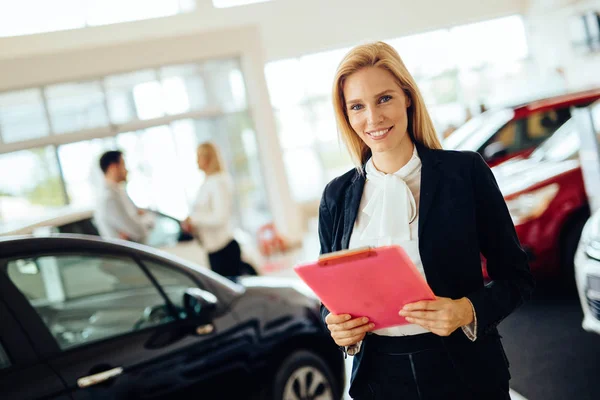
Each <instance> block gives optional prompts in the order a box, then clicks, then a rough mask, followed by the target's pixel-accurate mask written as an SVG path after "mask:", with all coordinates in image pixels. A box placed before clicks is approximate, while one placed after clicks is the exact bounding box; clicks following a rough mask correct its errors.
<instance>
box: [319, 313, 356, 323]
mask: <svg viewBox="0 0 600 400" xmlns="http://www.w3.org/2000/svg"><path fill="white" fill-rule="evenodd" d="M350 318H352V317H351V316H350V315H349V314H339V315H335V314H331V313H329V314H328V315H327V317H325V323H326V324H327V325H331V324H341V323H342V322H346V321H348V320H349V319H350Z"/></svg>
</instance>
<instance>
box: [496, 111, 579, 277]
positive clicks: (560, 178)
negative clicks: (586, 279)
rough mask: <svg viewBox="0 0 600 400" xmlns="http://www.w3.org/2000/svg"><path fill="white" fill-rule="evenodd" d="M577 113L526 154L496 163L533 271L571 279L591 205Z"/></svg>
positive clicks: (507, 200) (501, 187)
mask: <svg viewBox="0 0 600 400" xmlns="http://www.w3.org/2000/svg"><path fill="white" fill-rule="evenodd" d="M579 143H580V142H579V133H578V131H577V126H576V123H575V121H574V120H573V119H571V120H569V121H567V122H566V123H565V124H564V125H563V126H561V127H560V128H559V129H558V130H557V131H556V133H554V135H552V137H551V138H550V139H548V140H546V141H545V142H544V143H543V144H542V145H541V146H539V147H538V148H537V149H535V150H534V151H533V152H532V153H531V154H530V155H529V156H527V157H515V158H513V159H511V160H509V161H507V162H505V163H502V164H501V165H498V166H496V167H494V168H492V171H493V172H494V175H495V176H496V180H497V181H498V185H499V186H500V190H501V191H502V193H503V195H504V198H505V199H506V204H507V206H508V208H509V210H510V213H511V216H512V218H513V221H514V223H515V228H516V230H517V234H518V236H519V240H520V241H521V244H522V245H523V247H524V248H525V250H526V251H527V252H528V254H529V256H530V266H531V270H532V272H534V274H535V275H536V276H538V277H541V276H557V275H560V276H564V277H565V278H567V279H569V281H571V280H572V279H573V259H574V255H575V251H576V250H577V244H578V242H579V237H580V236H581V231H582V229H583V226H584V224H585V222H586V220H587V218H588V217H589V214H590V210H589V205H588V199H587V196H586V192H585V187H584V183H583V175H582V172H581V168H580V163H579V156H578V152H579Z"/></svg>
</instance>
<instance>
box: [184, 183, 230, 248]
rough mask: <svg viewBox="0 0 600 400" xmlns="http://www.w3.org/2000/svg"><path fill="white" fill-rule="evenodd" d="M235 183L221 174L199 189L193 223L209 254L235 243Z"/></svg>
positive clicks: (191, 217) (194, 206) (192, 215)
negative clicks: (233, 225) (233, 226)
mask: <svg viewBox="0 0 600 400" xmlns="http://www.w3.org/2000/svg"><path fill="white" fill-rule="evenodd" d="M232 217H233V181H232V179H231V177H230V176H229V175H228V174H226V173H224V172H219V173H217V174H213V175H207V176H206V179H205V181H204V183H203V184H202V186H200V189H199V190H198V194H197V197H196V201H195V202H194V205H193V209H192V213H191V215H190V219H191V220H192V224H193V225H194V226H195V227H196V230H197V233H198V235H199V236H200V241H201V242H202V246H203V247H204V248H205V249H206V251H207V252H209V253H214V252H216V251H218V250H221V249H222V248H224V247H225V246H227V245H228V244H229V242H231V241H232V240H233V228H232V226H231V220H232Z"/></svg>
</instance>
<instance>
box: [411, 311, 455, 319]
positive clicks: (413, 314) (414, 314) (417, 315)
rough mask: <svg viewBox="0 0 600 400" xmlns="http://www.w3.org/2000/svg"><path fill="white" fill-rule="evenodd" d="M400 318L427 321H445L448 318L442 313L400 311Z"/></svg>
mask: <svg viewBox="0 0 600 400" xmlns="http://www.w3.org/2000/svg"><path fill="white" fill-rule="evenodd" d="M400 316H402V317H404V318H418V319H423V320H427V321H438V320H441V321H445V320H447V319H448V316H447V315H446V314H445V313H443V312H440V311H404V310H402V311H400Z"/></svg>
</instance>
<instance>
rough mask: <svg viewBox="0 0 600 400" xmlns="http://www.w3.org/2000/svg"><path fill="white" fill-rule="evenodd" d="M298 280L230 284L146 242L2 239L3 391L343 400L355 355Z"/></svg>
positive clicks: (24, 395)
mask: <svg viewBox="0 0 600 400" xmlns="http://www.w3.org/2000/svg"><path fill="white" fill-rule="evenodd" d="M318 307H319V302H318V300H317V299H316V298H314V297H313V296H311V295H310V292H308V293H305V289H304V287H303V286H300V284H299V282H297V281H294V280H292V279H290V280H285V279H281V278H272V277H247V278H240V279H239V281H238V282H231V281H229V280H227V279H225V278H223V277H221V276H219V275H217V274H215V273H212V272H211V271H210V270H209V269H208V268H204V267H199V266H196V265H194V264H191V263H188V262H186V261H184V260H181V259H178V258H175V257H173V256H170V255H168V254H167V253H163V252H161V251H158V250H154V249H152V248H150V247H147V246H142V245H137V244H133V243H129V244H128V243H125V242H122V241H104V240H101V239H98V238H93V237H91V236H84V235H55V236H47V237H12V238H11V237H8V238H3V239H0V398H1V399H2V400H8V399H19V400H24V399H40V398H51V399H134V398H135V399H146V398H148V399H156V398H175V396H177V395H180V394H181V395H185V396H187V395H192V396H194V398H199V399H315V400H316V399H323V400H325V399H336V400H338V399H340V397H341V393H342V390H343V384H344V379H345V376H344V360H343V356H342V353H341V352H340V351H339V350H338V349H337V347H336V346H335V344H334V343H333V341H332V340H331V338H330V337H329V336H328V335H327V333H326V331H325V328H324V327H323V325H322V323H321V322H320V318H319V310H318Z"/></svg>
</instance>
